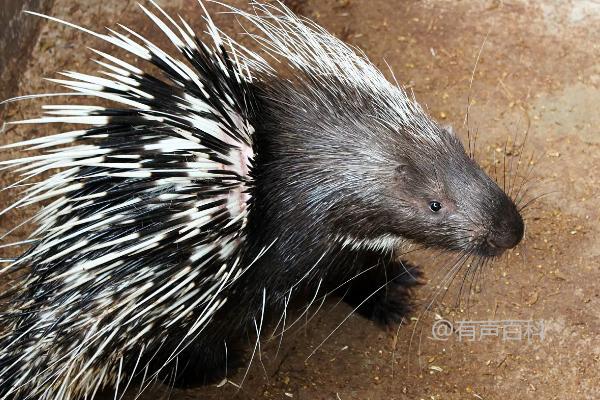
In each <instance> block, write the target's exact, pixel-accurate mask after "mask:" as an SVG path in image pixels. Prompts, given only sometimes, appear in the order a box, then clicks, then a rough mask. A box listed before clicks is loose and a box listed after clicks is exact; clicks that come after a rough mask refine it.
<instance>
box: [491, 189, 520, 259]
mask: <svg viewBox="0 0 600 400" xmlns="http://www.w3.org/2000/svg"><path fill="white" fill-rule="evenodd" d="M494 219H495V221H494V224H493V227H492V228H491V229H490V230H489V233H488V235H487V238H486V244H487V245H488V247H489V253H490V254H491V255H500V254H501V253H502V252H504V251H505V250H508V249H512V248H513V247H515V246H517V245H518V244H519V243H520V242H521V239H523V233H524V231H525V225H524V223H523V217H521V214H519V211H518V210H517V207H516V206H515V204H514V203H513V202H512V201H511V200H510V199H508V198H506V199H504V200H503V201H502V202H501V203H500V204H499V205H498V208H497V212H496V217H495V218H494Z"/></svg>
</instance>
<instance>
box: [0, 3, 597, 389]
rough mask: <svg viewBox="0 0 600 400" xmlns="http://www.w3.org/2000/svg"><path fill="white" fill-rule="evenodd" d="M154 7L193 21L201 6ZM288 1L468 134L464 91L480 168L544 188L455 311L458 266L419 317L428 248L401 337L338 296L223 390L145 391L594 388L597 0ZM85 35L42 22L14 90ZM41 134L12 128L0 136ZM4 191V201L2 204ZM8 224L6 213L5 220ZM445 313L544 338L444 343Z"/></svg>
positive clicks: (82, 65)
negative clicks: (519, 327)
mask: <svg viewBox="0 0 600 400" xmlns="http://www.w3.org/2000/svg"><path fill="white" fill-rule="evenodd" d="M228 2H229V1H228ZM159 3H161V4H164V5H165V6H166V9H167V10H168V11H171V12H179V13H181V14H182V15H184V16H186V19H187V20H188V21H190V22H193V23H194V24H193V25H195V26H197V27H199V26H201V25H200V24H201V22H200V9H199V7H198V5H197V3H196V2H195V1H193V0H176V1H175V0H173V1H166V0H165V1H160V2H159ZM232 3H234V4H236V5H238V6H240V5H243V4H244V3H245V2H244V1H242V0H240V1H233V2H232ZM292 5H293V7H294V8H295V9H296V10H297V11H299V12H301V13H303V14H304V15H306V16H308V17H309V18H312V19H314V20H316V21H317V22H318V23H320V24H322V25H323V26H324V27H325V28H327V29H328V30H329V31H331V32H332V33H334V34H335V35H336V36H338V37H340V38H342V39H343V40H345V41H347V42H348V43H350V44H352V45H355V46H358V47H360V48H361V49H363V50H364V51H365V52H366V53H367V55H368V56H369V57H370V59H371V60H373V62H374V63H376V64H377V65H378V66H379V67H381V68H382V69H384V70H386V74H387V75H388V76H390V77H391V74H390V73H388V72H387V71H388V67H387V66H386V62H387V64H389V66H390V67H391V68H392V69H393V71H394V74H395V77H396V78H397V79H398V81H399V82H401V83H402V84H403V85H406V86H407V87H409V88H410V89H411V90H412V91H414V93H415V95H416V97H417V99H418V100H419V101H420V102H421V103H422V104H424V105H426V106H427V107H428V109H429V111H430V113H431V114H432V115H433V116H434V117H436V118H437V119H438V120H440V121H442V122H443V123H446V124H450V125H453V126H454V128H455V131H458V132H459V134H460V135H461V136H462V137H463V138H465V142H467V128H466V127H465V126H464V119H465V112H466V109H467V105H468V104H469V99H470V104H471V106H470V112H469V123H468V125H469V131H470V132H471V133H470V136H471V139H472V138H473V136H474V135H475V133H477V142H476V146H475V147H476V157H477V158H478V160H479V161H480V162H481V164H482V165H484V166H485V167H486V168H488V170H489V171H491V172H492V173H493V172H494V165H496V168H495V169H496V176H497V178H498V179H499V181H500V182H502V181H503V175H504V174H503V172H502V160H504V159H506V160H507V165H509V166H511V170H512V174H511V176H514V175H515V174H516V175H518V176H521V177H523V176H524V175H526V171H528V167H529V166H531V165H533V167H534V169H533V173H532V176H533V179H532V180H531V181H530V182H529V183H528V184H527V187H530V188H531V190H530V192H529V194H528V196H529V197H528V198H534V197H536V196H538V195H542V194H543V195H544V196H543V197H541V198H539V199H538V200H537V201H535V202H534V203H532V204H531V206H529V207H528V208H527V209H526V219H527V221H526V223H527V228H526V239H525V240H524V242H523V243H522V245H520V246H519V247H518V248H517V249H516V250H515V251H512V252H509V254H507V255H506V256H504V257H503V258H501V259H500V260H498V261H497V262H495V263H493V264H491V265H489V266H487V268H486V270H485V274H482V275H481V276H479V275H478V276H476V279H475V283H474V284H473V286H472V293H471V294H470V295H469V296H464V293H463V297H462V299H463V301H462V303H460V304H458V305H457V299H458V296H459V295H458V291H457V290H458V287H459V286H460V281H461V278H462V275H461V276H459V278H457V280H456V281H455V282H454V284H453V285H452V287H451V288H450V290H449V291H448V292H447V293H446V295H445V296H443V298H442V297H441V296H439V297H438V298H437V299H436V301H435V302H434V304H433V305H432V307H431V308H430V310H429V311H428V312H425V307H426V305H427V304H428V303H429V302H430V301H431V300H432V298H433V296H434V293H435V291H436V290H438V289H440V290H442V291H445V285H444V283H443V282H442V276H443V274H444V273H445V272H446V271H442V273H438V272H439V271H440V269H441V268H442V267H443V266H444V264H445V263H444V260H443V259H441V258H440V257H438V258H436V260H435V262H432V263H429V264H428V263H427V260H428V258H427V257H424V256H421V257H417V260H418V261H419V263H420V265H421V266H422V268H423V270H424V272H425V280H426V281H427V282H426V284H425V285H423V286H421V287H420V288H419V289H418V290H417V291H416V303H417V306H416V310H415V313H414V317H413V318H412V319H411V320H410V321H408V322H407V323H406V324H404V325H402V326H400V327H399V328H398V329H396V327H394V328H392V329H389V330H383V329H381V328H379V327H377V326H375V325H374V324H373V323H371V322H369V321H366V320H364V319H362V318H360V317H359V316H355V315H351V316H350V317H349V318H347V317H348V315H350V314H351V312H352V309H351V308H349V307H348V306H346V305H345V304H337V303H336V302H335V301H332V302H331V303H326V304H325V305H324V306H323V308H322V309H321V311H320V312H319V313H318V314H317V315H316V316H315V317H314V318H312V319H311V321H310V323H309V324H304V323H303V322H304V321H300V323H299V324H298V328H297V329H296V330H295V331H294V332H291V333H290V334H288V335H287V336H286V337H285V338H284V340H283V342H282V345H281V348H280V349H279V351H277V347H278V340H277V339H273V340H270V341H266V342H265V343H264V345H263V346H262V348H261V350H262V351H261V354H260V357H259V356H258V355H257V356H256V357H255V358H254V362H253V363H252V364H251V366H250V368H249V369H248V372H247V375H246V369H245V368H244V369H242V370H240V371H238V372H236V373H234V374H233V375H232V376H231V377H230V380H229V382H225V383H223V384H222V385H220V387H217V386H210V387H203V388H198V389H188V390H173V391H169V390H167V389H165V388H163V387H160V386H156V387H155V388H153V389H152V390H150V391H149V392H146V393H145V394H144V395H143V396H142V397H141V398H142V399H155V398H163V397H165V398H166V396H168V395H170V396H171V398H172V399H181V400H183V399H228V398H235V399H301V400H307V399H308V400H311V399H337V400H349V399H371V400H382V399H431V400H438V399H503V400H505V399H513V398H514V399H516V398H518V399H598V398H600V372H599V368H600V318H599V317H600V289H599V287H600V285H599V284H600V244H599V243H598V241H599V240H600V235H599V231H600V228H599V224H598V222H599V221H600V213H599V211H598V210H599V207H598V204H597V200H598V196H599V194H600V193H599V188H600V184H599V181H598V174H597V171H598V170H600V151H599V147H600V113H599V112H598V110H599V109H600V3H598V2H597V1H594V0H572V1H560V2H559V1H553V0H544V1H533V0H531V1H524V0H506V1H504V0H477V1H475V0H473V1H448V0H423V1H414V0H404V1H389V0H371V1H367V0H335V1H334V0H324V1H317V0H308V1H302V0H300V1H298V0H297V1H295V2H293V4H292ZM211 8H213V9H215V8H216V7H211ZM51 14H52V15H55V16H57V17H62V18H68V19H70V20H73V21H77V22H78V23H80V24H82V25H85V26H88V27H92V28H95V29H98V30H99V29H102V27H104V26H113V25H114V24H116V23H117V22H121V23H124V24H126V25H129V26H131V27H133V28H135V29H136V30H139V31H141V32H142V33H145V34H148V35H149V36H150V37H157V35H155V34H154V35H153V34H151V33H150V32H151V31H152V29H151V27H150V24H149V23H148V22H147V20H146V19H145V18H144V17H142V16H141V13H140V11H139V10H138V9H137V6H136V5H135V4H134V2H133V1H129V2H127V1H122V0H103V1H101V2H98V1H96V0H56V1H55V5H54V7H53V9H52V11H51ZM216 20H217V22H218V23H219V25H220V26H221V27H223V29H225V30H226V31H228V32H234V31H236V24H235V22H234V21H232V20H231V19H230V18H228V17H227V16H225V15H219V16H216ZM91 45H94V46H97V48H100V49H105V48H106V47H105V46H104V45H103V44H99V43H98V42H97V41H95V40H92V39H91V38H90V37H89V36H85V35H82V34H80V33H78V32H75V31H73V30H71V29H65V28H63V27H59V26H57V25H56V24H48V25H47V26H45V27H44V28H43V30H42V34H41V36H40V38H39V40H38V43H37V45H36V47H35V50H34V54H33V56H32V58H31V62H30V63H29V65H28V66H27V68H25V69H23V73H22V79H21V84H20V89H19V93H18V94H27V93H36V92H42V91H44V90H47V88H48V86H49V84H48V83H47V82H44V81H43V80H42V78H43V77H51V76H54V74H55V72H56V71H59V70H64V69H75V70H83V71H88V70H93V69H94V67H93V65H92V63H90V62H88V61H87V59H88V58H89V57H90V52H89V51H86V50H85V47H86V46H91ZM480 49H481V56H480V58H479V62H478V64H477V70H476V72H475V74H474V75H473V83H472V85H471V84H470V81H471V76H472V71H473V69H474V66H475V64H476V60H477V56H478V54H479V52H480ZM384 60H385V61H384ZM44 88H46V89H44ZM37 104H38V103H36V102H25V103H21V104H19V105H18V106H11V107H8V108H7V109H6V110H5V115H4V118H5V119H18V118H21V117H24V116H25V117H26V116H33V115H35V114H36V112H37V108H36V106H37ZM41 133H42V132H40V131H39V130H36V128H34V129H33V130H30V131H23V130H19V129H12V128H10V129H8V130H7V131H6V132H5V133H4V134H3V135H2V136H3V137H2V139H1V140H2V142H10V141H15V140H17V139H19V138H22V137H26V136H34V135H39V134H41ZM515 137H516V145H515ZM525 137H526V143H525V146H524V149H523V150H521V148H520V146H519V144H521V143H522V142H523V140H524V138H525ZM507 143H508V144H507ZM531 153H533V154H534V158H533V160H532V161H531V162H530V159H529V158H528V155H529V154H531ZM520 154H523V155H522V156H521V157H520ZM9 156H11V153H5V154H3V155H2V157H9ZM13 156H14V154H13ZM498 162H499V164H498ZM517 165H518V166H519V169H518V170H517ZM0 178H1V179H4V180H6V179H8V177H6V176H0ZM10 199H11V195H9V194H3V195H2V202H3V203H4V204H6V203H8V202H9V201H10ZM19 217H23V215H20V216H19V215H17V216H13V217H11V218H15V219H14V220H13V219H10V220H9V219H7V218H4V219H3V221H2V224H1V225H2V228H3V229H7V228H8V227H10V226H13V225H14V221H16V219H17V218H19ZM466 297H468V300H469V303H468V306H467V304H466V302H465V301H464V300H465V298H466ZM315 308H316V307H315ZM346 318H347V319H346ZM439 318H443V319H447V320H449V321H453V322H454V323H455V324H456V321H460V320H470V321H506V320H532V321H535V322H539V321H543V323H544V328H545V329H544V337H543V338H541V337H537V336H534V337H533V338H532V339H531V340H529V341H528V340H506V339H503V338H502V337H484V338H482V339H481V340H476V341H468V340H466V339H464V338H463V339H462V340H459V338H458V336H456V335H451V337H449V338H448V340H445V341H442V340H437V339H435V338H434V337H433V335H432V326H433V322H434V321H435V320H436V319H439ZM345 319H346V320H345ZM344 320H345V321H344ZM342 322H343V323H342ZM332 332H333V334H332V335H331V336H329V335H330V334H331V333H332ZM326 338H327V340H325V339H326ZM245 375H246V376H245ZM244 376H245V378H244ZM242 382H243V384H242V385H241V387H239V385H240V384H241V383H242ZM135 394H136V393H130V396H131V398H134V397H135Z"/></svg>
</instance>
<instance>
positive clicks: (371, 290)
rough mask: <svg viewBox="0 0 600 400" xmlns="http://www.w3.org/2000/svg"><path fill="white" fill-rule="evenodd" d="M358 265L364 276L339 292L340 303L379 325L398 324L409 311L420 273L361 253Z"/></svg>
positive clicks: (394, 261) (384, 257)
mask: <svg viewBox="0 0 600 400" xmlns="http://www.w3.org/2000/svg"><path fill="white" fill-rule="evenodd" d="M358 262H361V263H362V265H363V268H362V271H365V272H363V273H362V274H360V275H359V276H357V277H356V278H354V279H352V280H351V281H350V283H349V285H348V286H346V287H343V288H342V289H341V291H340V293H341V294H342V295H343V298H344V301H345V302H346V303H348V304H349V305H350V306H352V307H358V308H357V312H358V313H359V314H360V315H362V316H363V317H365V318H367V319H370V320H372V321H374V322H376V323H377V324H379V325H382V326H387V325H390V324H393V323H397V322H400V321H402V319H403V318H404V317H406V316H407V315H408V314H409V313H410V312H411V310H412V305H411V292H412V290H411V289H412V288H414V287H415V286H417V285H419V284H420V281H419V279H420V278H421V276H422V273H421V271H419V269H418V268H417V267H416V266H414V265H412V264H410V263H407V262H405V261H402V260H397V259H394V258H393V257H392V256H391V255H390V254H383V255H382V254H379V253H376V252H364V254H361V255H359V261H358Z"/></svg>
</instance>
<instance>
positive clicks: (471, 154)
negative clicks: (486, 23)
mask: <svg viewBox="0 0 600 400" xmlns="http://www.w3.org/2000/svg"><path fill="white" fill-rule="evenodd" d="M490 32H491V28H490V29H489V30H488V32H487V33H486V35H485V38H484V39H483V42H482V43H481V47H480V48H479V52H478V53H477V58H476V59H475V65H474V66H473V71H472V72H471V78H470V79H469V89H468V91H467V93H468V95H467V109H466V112H465V118H464V121H463V127H466V128H467V138H468V144H469V146H468V147H469V148H468V150H469V156H470V157H471V158H474V157H475V154H474V151H475V144H473V146H471V133H470V128H469V113H470V110H471V91H472V89H473V81H474V79H475V72H476V71H477V66H478V65H479V59H480V58H481V53H482V52H483V48H484V47H485V43H486V42H487V39H488V36H489V35H490Z"/></svg>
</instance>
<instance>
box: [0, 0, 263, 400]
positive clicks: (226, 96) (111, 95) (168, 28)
mask: <svg viewBox="0 0 600 400" xmlns="http://www.w3.org/2000/svg"><path fill="white" fill-rule="evenodd" d="M152 4H154V2H152ZM154 6H155V7H156V9H157V10H158V12H159V14H158V15H162V19H161V18H159V17H158V16H157V15H155V14H154V13H152V12H151V11H149V10H148V9H146V8H145V7H143V6H141V5H140V7H141V8H142V10H143V12H144V13H145V14H146V15H147V16H148V17H149V18H150V19H151V20H152V21H153V22H154V24H155V25H156V26H157V27H158V28H159V29H160V31H162V32H163V33H164V34H165V35H166V36H167V37H168V39H169V40H170V41H171V43H172V44H173V45H174V46H175V48H176V50H177V51H178V53H180V55H181V56H182V57H179V58H177V57H173V56H171V55H169V54H167V53H166V52H165V51H164V50H162V49H160V48H159V47H158V46H156V45H154V44H153V43H152V42H150V41H149V40H147V39H146V38H145V37H143V36H141V35H139V34H137V33H136V32H134V31H133V30H131V29H129V28H127V27H125V26H120V28H121V29H122V31H121V32H118V31H115V30H112V29H109V31H108V33H107V34H101V33H96V32H93V31H91V30H89V29H86V28H83V27H80V26H77V25H75V24H73V23H70V22H66V21H63V20H59V19H57V18H54V17H49V16H45V15H42V14H37V13H33V12H30V14H33V15H37V16H41V17H43V18H47V19H49V20H51V21H55V22H59V23H62V24H64V25H67V26H69V27H72V28H75V29H78V30H80V31H83V32H85V33H87V34H89V35H92V36H94V37H96V38H98V39H101V40H103V41H106V42H108V43H110V44H112V45H114V46H115V47H117V48H120V49H122V50H124V51H125V52H127V53H130V54H132V55H134V56H137V57H138V58H139V59H142V60H144V61H146V62H148V63H150V64H153V65H154V66H155V67H156V68H158V69H159V70H160V71H162V73H163V75H162V76H153V75H151V73H149V72H148V71H147V70H145V69H144V67H143V66H137V65H133V64H131V63H128V62H125V61H123V60H122V59H120V58H118V57H116V56H114V55H112V54H108V53H105V52H101V51H99V50H94V49H92V51H93V52H94V53H95V54H96V55H97V56H98V57H99V59H97V60H94V61H95V62H96V63H97V64H98V65H100V67H101V70H100V72H99V74H98V75H88V74H82V73H78V72H72V71H66V72H63V73H62V74H61V75H63V77H64V78H61V79H51V81H52V82H54V83H57V84H59V85H61V86H63V87H65V88H66V89H67V90H68V91H69V92H68V93H66V94H61V95H66V96H85V98H89V99H102V100H108V101H110V102H111V106H109V107H105V106H100V105H95V104H88V105H62V104H56V105H54V104H53V105H46V106H44V107H43V109H44V112H45V115H44V116H42V117H40V118H35V119H29V120H23V121H16V122H12V123H13V124H21V125H27V124H54V123H66V124H78V125H84V127H85V128H84V129H77V130H72V131H68V132H64V133H57V134H52V135H49V136H45V137H39V138H34V139H31V140H26V141H23V142H20V143H15V144H11V145H8V146H5V147H22V148H24V149H25V150H41V151H43V153H42V154H41V155H33V156H30V157H23V158H20V159H14V160H8V161H3V162H2V163H1V165H2V166H3V167H6V168H13V169H15V170H17V171H19V172H20V173H21V175H22V179H20V180H19V182H17V183H19V184H22V183H29V182H30V180H35V178H37V177H39V176H42V175H47V174H48V173H53V175H51V176H50V177H48V178H47V179H45V180H42V181H41V182H38V183H34V184H32V185H31V186H29V187H28V189H26V190H25V191H24V192H23V193H22V197H21V198H20V199H19V200H18V201H16V202H15V203H14V204H13V205H11V206H10V207H8V208H7V209H5V210H3V211H0V215H3V214H5V213H7V212H8V211H10V210H11V209H13V208H16V207H22V206H29V205H35V204H38V203H41V202H46V201H47V200H49V201H50V203H49V204H47V205H46V206H45V207H44V208H42V209H41V210H40V211H38V212H37V214H36V215H35V216H34V217H33V218H32V219H31V220H30V221H31V222H38V223H39V226H38V227H37V230H36V231H35V232H34V233H33V234H32V238H33V241H29V242H22V244H25V243H27V244H31V243H33V245H32V247H31V248H30V250H29V251H27V252H25V253H24V255H23V256H21V257H19V258H17V259H16V260H9V265H8V266H7V267H5V268H4V269H3V270H4V271H6V270H14V269H18V268H22V267H29V266H32V265H33V266H35V267H36V268H38V269H40V270H44V271H46V272H45V273H44V276H43V278H42V277H41V275H35V274H31V275H27V276H26V278H25V279H24V280H23V283H22V284H21V285H20V288H21V290H22V291H23V292H26V291H27V289H28V288H31V287H35V288H36V289H35V290H36V291H42V292H44V293H47V297H45V298H43V299H38V300H36V301H39V302H41V304H37V303H36V304H35V305H30V306H29V307H30V308H31V309H37V310H44V309H46V310H51V311H48V312H45V313H42V312H40V313H39V315H38V314H35V313H29V312H28V313H27V314H28V316H27V320H26V321H25V322H24V321H23V320H22V319H21V318H23V317H21V316H20V315H22V314H23V313H21V312H20V311H21V310H20V309H19V308H18V305H15V307H16V308H15V309H14V310H13V311H12V312H11V311H7V312H5V313H2V315H1V316H0V326H1V329H2V333H3V335H2V336H1V337H2V339H1V340H0V365H10V368H3V369H2V370H1V371H0V388H1V389H0V397H2V396H3V395H6V396H9V395H10V393H16V392H20V391H25V392H27V393H30V396H31V398H37V396H38V395H40V393H41V392H42V391H43V390H45V389H44V387H43V386H42V387H35V383H36V382H37V383H40V382H48V381H49V380H50V379H51V381H52V382H54V386H55V387H59V389H57V391H60V393H62V392H63V391H65V392H69V393H71V394H72V395H73V397H86V396H87V395H89V394H91V392H90V393H88V390H92V389H93V388H96V389H97V388H98V387H100V386H106V384H107V383H109V382H107V381H102V379H107V380H109V381H110V380H115V379H117V378H115V377H119V375H120V373H121V372H120V370H119V371H116V370H115V368H118V367H119V362H117V363H116V365H115V363H114V362H112V363H109V362H107V361H106V363H105V364H104V365H103V364H94V365H93V366H92V365H91V364H89V363H86V361H87V360H86V358H85V357H86V356H85V354H86V352H87V353H89V352H90V349H104V351H107V352H110V351H115V352H116V351H117V350H118V351H119V353H118V354H116V353H115V354H113V353H110V354H105V355H104V356H103V357H100V358H101V359H103V360H114V359H117V360H118V359H119V358H120V357H123V354H130V353H135V354H136V356H137V355H138V354H140V353H141V352H142V351H146V352H149V351H153V350H152V349H155V348H156V346H158V344H157V342H156V340H160V337H159V338H156V337H155V336H154V335H152V334H151V330H150V329H148V328H150V326H152V331H154V332H156V331H160V332H163V334H164V335H167V333H168V332H170V331H169V329H173V326H178V324H179V328H178V329H180V330H181V329H184V330H187V331H186V332H185V340H183V341H182V343H181V344H180V345H179V346H178V347H177V348H176V349H175V350H174V352H173V354H172V356H171V358H170V359H169V360H167V363H168V361H171V360H172V359H174V358H176V356H177V354H178V353H177V351H180V350H181V348H183V347H185V343H187V342H189V341H191V340H193V339H194V337H195V335H196V334H197V333H198V332H199V331H201V330H202V329H203V328H204V327H205V326H206V323H207V321H209V320H210V318H211V316H212V315H214V313H215V312H216V310H217V309H219V308H220V307H221V306H222V305H223V304H224V302H225V301H226V300H227V299H226V297H225V295H224V291H223V289H224V288H226V287H227V286H228V285H231V284H232V282H233V281H235V280H236V279H238V278H239V276H240V275H241V274H242V273H244V271H245V270H246V269H248V268H249V267H250V266H251V265H240V259H241V257H242V253H243V251H244V243H245V236H244V233H245V232H244V227H245V223H246V216H247V214H248V211H249V210H248V201H247V198H246V196H248V194H247V193H248V188H249V187H251V185H252V179H251V177H250V176H249V175H248V171H249V170H250V168H251V163H252V142H253V131H254V129H253V127H252V126H251V124H250V122H249V114H250V113H251V107H252V98H251V94H250V93H249V91H248V84H249V82H250V81H251V80H252V76H251V74H250V72H249V68H248V65H247V63H246V62H245V61H240V60H239V59H238V54H237V53H236V51H239V50H235V49H238V47H235V48H234V46H229V47H230V50H229V51H227V50H226V48H225V44H224V42H223V36H222V35H221V34H220V33H219V31H218V30H217V28H216V27H215V26H214V25H213V23H212V21H211V20H210V18H209V17H208V14H207V16H206V17H205V19H206V23H207V27H208V33H209V35H210V36H211V38H212V43H210V44H206V43H204V42H202V41H200V40H199V39H198V38H197V37H196V35H195V34H194V32H193V31H192V29H191V28H190V26H189V25H188V24H187V23H186V22H185V21H184V20H183V19H181V18H180V22H179V23H178V22H176V21H175V20H174V19H172V18H171V17H170V16H168V15H167V14H166V13H165V12H164V11H163V10H162V9H160V8H159V7H158V6H157V5H156V4H154ZM165 21H166V22H165ZM244 59H245V60H248V62H254V63H260V62H261V59H260V57H258V56H257V55H254V54H250V53H249V52H247V53H246V56H245V58H244ZM263 68H265V69H266V68H267V66H266V64H265V66H263ZM53 95H56V94H49V95H47V96H53ZM43 96H46V95H37V96H36V95H33V96H24V97H22V98H17V99H16V100H19V99H26V98H30V97H43ZM57 170H58V171H59V172H55V171H57ZM15 186H16V184H15ZM232 193H233V194H234V195H233V196H232ZM235 196H239V199H235ZM232 198H234V201H231V199H232ZM236 200H239V201H236ZM259 256H260V253H259V255H258V256H257V257H259ZM207 274H208V275H207ZM75 278H76V279H75ZM115 279H118V280H119V282H126V283H128V285H129V286H128V287H125V288H119V289H118V290H117V287H120V286H119V285H118V284H116V283H115V284H114V285H113V284H110V285H109V284H106V282H115ZM48 282H51V283H48ZM46 285H48V286H46ZM92 294H93V296H92ZM159 294H160V295H159ZM103 304H109V305H110V307H106V306H104V305H103ZM167 311H169V312H171V313H172V314H170V317H169V318H165V317H164V315H161V314H157V313H160V312H162V313H165V312H167ZM184 322H185V324H184ZM27 324H29V325H27ZM128 324H129V325H128ZM72 326H77V327H78V331H79V332H80V333H81V336H77V337H76V338H74V337H73V336H72V335H73V333H70V332H72V330H70V328H71V327H72ZM15 327H19V329H21V331H27V332H28V335H27V340H28V341H29V342H28V343H23V344H22V346H23V348H19V346H20V343H21V341H20V340H21V338H20V337H14V336H11V335H10V334H9V333H7V332H11V329H15ZM141 327H146V328H144V329H142V328H141ZM86 330H88V331H87V332H86ZM130 331H131V332H130ZM117 332H121V333H124V332H129V333H127V334H117ZM132 332H133V333H132ZM4 333H6V335H4ZM134 335H135V337H136V340H134V341H132V340H129V339H131V337H132V336H134ZM83 337H85V338H86V341H85V343H83V342H82V341H81V340H82V338H83ZM23 340H25V339H23ZM50 344H51V345H50ZM48 346H51V347H48ZM132 346H134V347H132ZM24 349H27V351H28V353H27V354H24V355H23V356H22V357H23V358H26V359H39V360H40V365H42V363H43V362H55V360H60V361H61V362H60V366H58V365H56V366H55V367H53V368H48V369H46V368H44V366H40V367H39V368H38V369H37V370H36V371H37V373H38V374H40V375H34V374H36V372H35V371H34V372H31V371H29V370H27V371H25V370H24V369H19V367H18V365H19V364H18V363H16V362H15V363H13V362H12V361H10V360H13V359H14V354H15V352H18V351H20V350H24ZM107 349H108V350H107ZM94 351H96V350H94ZM98 351H100V350H98ZM11 357H12V358H11ZM140 357H141V354H140ZM7 360H9V361H7ZM44 360H46V361H44ZM48 360H50V361H48ZM120 360H121V362H122V361H123V359H122V358H120ZM96 361H98V360H96ZM90 362H91V361H90ZM140 367H143V366H140ZM57 368H58V370H57ZM80 369H81V370H80ZM39 371H43V372H39ZM72 371H79V372H78V374H77V377H76V378H77V379H79V380H80V381H82V382H83V383H81V384H73V381H72V379H74V378H73V376H72V375H70V374H72ZM42 375H43V376H42ZM10 382H13V383H14V385H10V387H8V386H7V385H9V383H10ZM28 382H33V383H28ZM117 382H118V379H117ZM112 383H114V382H112ZM29 384H30V385H34V387H30V386H27V385H29ZM21 385H25V386H22V387H21ZM117 385H118V383H117ZM82 388H84V389H82ZM36 390H39V391H40V392H36ZM74 390H75V391H76V390H80V391H84V392H81V393H79V392H78V393H74V394H73V393H72V391H74ZM57 393H58V392H57Z"/></svg>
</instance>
